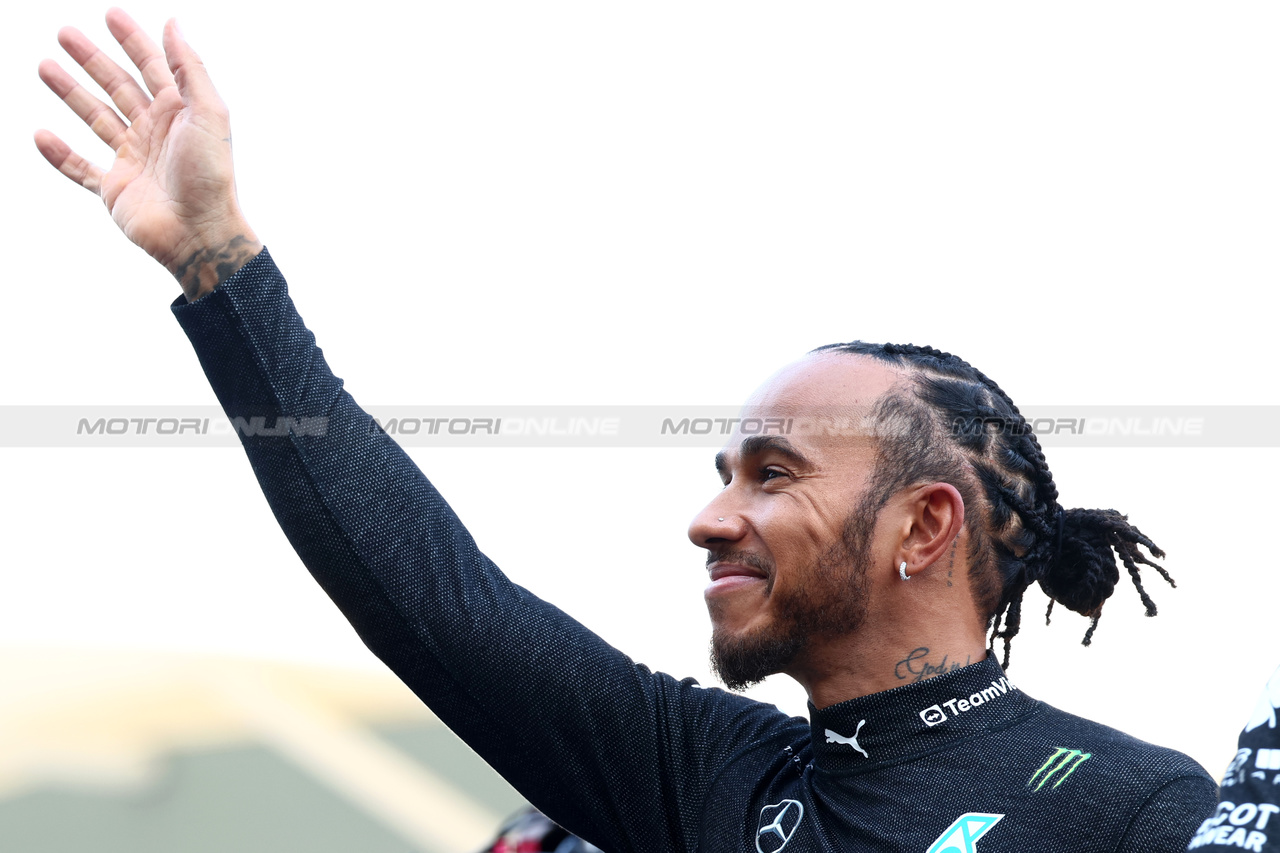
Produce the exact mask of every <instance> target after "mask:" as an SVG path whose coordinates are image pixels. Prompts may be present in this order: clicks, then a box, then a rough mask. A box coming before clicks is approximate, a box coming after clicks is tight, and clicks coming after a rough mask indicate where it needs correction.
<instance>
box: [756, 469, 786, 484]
mask: <svg viewBox="0 0 1280 853" xmlns="http://www.w3.org/2000/svg"><path fill="white" fill-rule="evenodd" d="M786 476H789V475H788V474H787V472H786V471H784V470H782V469H781V468H761V469H760V482H762V483H767V482H769V481H770V480H777V479H780V478H782V477H786Z"/></svg>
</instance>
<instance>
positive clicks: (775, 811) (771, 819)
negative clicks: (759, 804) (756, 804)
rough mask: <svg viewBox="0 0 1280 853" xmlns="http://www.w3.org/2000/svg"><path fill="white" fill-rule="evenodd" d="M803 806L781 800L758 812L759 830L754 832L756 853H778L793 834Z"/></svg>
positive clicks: (795, 802) (802, 813) (798, 823)
mask: <svg viewBox="0 0 1280 853" xmlns="http://www.w3.org/2000/svg"><path fill="white" fill-rule="evenodd" d="M803 817H804V806H802V805H801V804H800V803H799V802H797V801H796V800H783V801H782V802H780V803H777V804H775V805H772V806H765V807H764V808H762V809H761V810H760V828H759V829H757V830H756V850H757V851H758V853H778V851H779V850H781V849H782V848H783V847H786V846H787V842H788V841H790V840H791V836H792V835H794V834H795V831H796V827H798V826H799V825H800V819H801V818H803Z"/></svg>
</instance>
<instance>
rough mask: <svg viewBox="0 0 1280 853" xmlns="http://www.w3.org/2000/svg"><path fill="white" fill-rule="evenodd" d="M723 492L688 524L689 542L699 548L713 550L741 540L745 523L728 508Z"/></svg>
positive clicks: (737, 514)
mask: <svg viewBox="0 0 1280 853" xmlns="http://www.w3.org/2000/svg"><path fill="white" fill-rule="evenodd" d="M725 494H726V493H725V492H721V493H720V494H719V495H718V496H716V499H715V500H713V501H712V502H711V503H709V504H707V505H706V506H705V507H703V508H702V511H701V512H699V513H698V514H697V515H695V516H694V517H693V521H691V522H689V541H690V542H692V543H693V544H694V545H697V546H698V547H699V548H708V549H711V548H715V547H716V546H718V545H724V544H726V543H729V542H737V541H738V540H739V539H741V538H742V535H743V530H744V528H745V525H746V523H745V522H744V521H743V518H742V516H741V515H740V514H739V513H737V512H735V511H734V510H733V508H732V507H730V506H728V503H729V502H728V501H727V500H725Z"/></svg>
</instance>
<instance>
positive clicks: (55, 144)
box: [36, 130, 102, 194]
mask: <svg viewBox="0 0 1280 853" xmlns="http://www.w3.org/2000/svg"><path fill="white" fill-rule="evenodd" d="M36 147H37V148H39V149H40V153H41V154H43V155H44V159H46V160H48V161H49V163H50V164H52V165H53V167H54V168H55V169H57V170H58V171H59V172H61V173H62V174H64V175H66V176H67V177H68V178H70V179H71V180H73V181H75V182H76V183H77V184H79V185H80V186H82V187H84V188H85V189H87V190H88V191H89V192H91V193H95V194H97V192H98V188H99V187H101V186H102V170H101V169H99V168H98V167H97V166H95V165H93V164H92V163H90V162H89V161H88V160H86V159H84V158H83V157H81V156H80V155H79V154H77V153H76V152H74V151H72V150H71V147H70V146H68V145H67V143H65V142H63V141H62V140H61V139H59V138H58V137H57V136H55V135H53V134H52V133H50V132H49V131H47V130H37V131H36Z"/></svg>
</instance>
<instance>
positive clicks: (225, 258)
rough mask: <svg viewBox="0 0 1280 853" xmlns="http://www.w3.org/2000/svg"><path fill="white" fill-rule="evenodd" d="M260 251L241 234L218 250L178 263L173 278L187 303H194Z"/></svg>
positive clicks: (206, 250)
mask: <svg viewBox="0 0 1280 853" xmlns="http://www.w3.org/2000/svg"><path fill="white" fill-rule="evenodd" d="M261 251H262V244H261V243H259V242H258V241H257V240H251V239H249V238H248V237H246V236H244V235H243V234H241V235H239V236H236V237H233V238H231V240H229V241H228V242H227V243H225V244H224V245H221V246H208V247H205V248H203V249H197V250H196V251H194V252H192V253H191V254H190V255H188V256H187V259H186V260H185V261H181V262H179V263H178V265H177V266H176V267H174V270H173V277H174V278H176V279H177V280H178V284H179V285H180V286H181V287H182V292H183V293H185V294H186V296H187V301H188V302H194V301H195V300H197V299H199V298H200V297H201V296H204V295H205V294H206V293H208V292H209V291H211V290H213V289H214V288H215V287H217V286H218V285H219V284H222V282H224V281H226V280H227V279H228V278H230V277H231V274H232V273H234V272H235V271H236V270H238V269H240V267H242V266H244V265H245V264H247V263H249V261H251V260H253V259H254V258H255V257H256V256H257V254H258V253H259V252H261Z"/></svg>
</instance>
